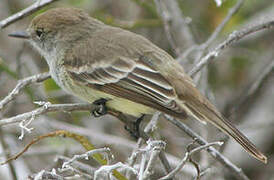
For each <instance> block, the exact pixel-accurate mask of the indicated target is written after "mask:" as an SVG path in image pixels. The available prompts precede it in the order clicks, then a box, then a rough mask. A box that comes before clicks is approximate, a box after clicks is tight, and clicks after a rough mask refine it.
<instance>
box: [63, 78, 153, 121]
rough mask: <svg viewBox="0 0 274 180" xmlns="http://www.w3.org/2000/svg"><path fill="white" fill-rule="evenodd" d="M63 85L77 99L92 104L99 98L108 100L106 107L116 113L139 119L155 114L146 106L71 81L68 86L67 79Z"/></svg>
mask: <svg viewBox="0 0 274 180" xmlns="http://www.w3.org/2000/svg"><path fill="white" fill-rule="evenodd" d="M65 84H66V85H65V86H66V87H65V89H66V90H67V91H68V92H69V93H71V94H73V95H75V96H77V97H79V98H80V99H82V100H84V101H88V102H90V103H92V102H94V101H95V100H98V99H100V98H105V99H108V101H107V103H106V106H107V107H108V108H111V109H114V110H116V111H120V112H122V113H125V114H129V115H132V116H135V117H140V116H141V115H142V114H153V113H154V112H155V110H154V109H152V108H150V107H148V106H145V105H142V104H138V103H134V102H132V101H130V100H127V99H124V98H119V97H115V96H113V95H110V94H106V93H103V92H100V91H97V90H94V89H91V88H90V87H87V86H84V85H79V84H77V85H76V84H74V82H73V81H72V83H69V84H74V85H73V86H71V85H70V86H69V85H68V79H66V83H65ZM63 85H64V84H63Z"/></svg>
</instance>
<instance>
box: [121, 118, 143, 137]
mask: <svg viewBox="0 0 274 180" xmlns="http://www.w3.org/2000/svg"><path fill="white" fill-rule="evenodd" d="M144 116H145V115H142V116H141V117H139V118H138V119H136V121H135V122H133V123H132V128H129V127H128V126H127V125H125V130H127V131H128V132H129V133H130V135H131V136H132V137H133V138H135V139H138V138H139V137H140V131H139V130H140V124H141V122H142V120H143V119H144Z"/></svg>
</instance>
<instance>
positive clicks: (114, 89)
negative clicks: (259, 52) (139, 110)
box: [65, 56, 186, 118]
mask: <svg viewBox="0 0 274 180" xmlns="http://www.w3.org/2000/svg"><path fill="white" fill-rule="evenodd" d="M144 58H146V57H145V56H141V57H139V58H138V59H135V60H131V59H129V58H127V57H119V58H117V59H116V60H115V61H113V62H112V63H110V64H107V63H98V62H94V63H92V64H89V65H88V66H86V67H85V68H82V69H80V71H79V68H78V69H75V66H73V65H74V64H77V63H79V62H73V61H79V59H71V60H70V61H67V63H66V64H65V67H66V70H67V72H68V73H69V74H70V76H71V78H72V79H74V80H75V81H76V82H80V83H82V84H84V85H86V86H89V87H91V88H93V89H96V90H99V91H102V92H105V93H108V94H111V95H114V96H117V97H121V98H125V99H128V100H131V101H133V102H137V103H140V104H143V105H146V106H149V107H151V108H154V109H157V110H159V111H162V112H165V113H167V114H169V115H172V116H175V117H180V118H183V117H186V114H185V111H184V109H182V108H181V107H180V106H178V104H177V103H176V102H175V99H176V94H175V91H174V89H173V87H172V86H171V85H170V83H169V82H168V81H167V80H166V79H165V78H164V77H163V76H162V75H161V74H160V73H159V72H158V71H157V70H155V69H153V68H152V67H150V66H149V65H148V64H147V63H146V61H145V59H144ZM68 62H69V63H68Z"/></svg>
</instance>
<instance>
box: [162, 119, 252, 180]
mask: <svg viewBox="0 0 274 180" xmlns="http://www.w3.org/2000/svg"><path fill="white" fill-rule="evenodd" d="M165 117H166V119H167V120H168V121H170V122H171V123H172V124H174V125H176V126H177V127H178V128H179V129H181V130H182V131H184V132H185V133H186V134H187V135H188V136H190V137H191V138H192V139H195V140H196V141H197V142H198V143H199V144H200V145H205V144H208V142H207V141H206V140H204V139H203V138H202V137H201V136H199V135H198V134H197V133H195V132H194V131H193V130H191V129H190V128H189V127H187V126H186V125H185V124H184V123H182V122H180V121H178V120H176V119H174V118H172V117H170V116H165ZM207 151H208V152H209V153H210V155H212V156H213V157H214V158H215V159H216V160H217V161H219V162H220V163H221V164H222V165H223V166H224V167H226V168H228V169H229V170H230V171H231V172H232V173H233V174H234V176H235V177H236V178H237V179H240V180H249V178H248V177H247V176H246V175H245V174H244V172H243V171H242V169H241V168H238V167H237V166H236V165H234V164H233V163H232V162H230V160H229V159H227V158H226V157H224V156H223V155H222V154H221V153H220V152H219V151H217V150H216V149H215V148H213V147H209V148H208V149H207Z"/></svg>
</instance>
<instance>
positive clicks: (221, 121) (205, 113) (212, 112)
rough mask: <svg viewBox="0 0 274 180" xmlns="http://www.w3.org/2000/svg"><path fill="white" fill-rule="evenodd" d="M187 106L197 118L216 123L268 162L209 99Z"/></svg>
mask: <svg viewBox="0 0 274 180" xmlns="http://www.w3.org/2000/svg"><path fill="white" fill-rule="evenodd" d="M187 106H188V109H189V110H191V111H192V113H193V114H195V115H196V118H197V117H198V118H199V119H200V118H201V119H200V120H206V121H207V122H210V123H211V124H213V125H215V126H216V127H217V128H218V129H220V130H221V131H223V132H225V133H226V134H228V135H229V136H231V137H232V138H233V139H235V140H236V141H237V142H238V143H239V144H240V145H241V146H242V147H243V148H244V149H245V150H246V151H247V152H248V153H249V154H250V155H252V156H253V157H255V158H256V159H258V160H260V161H262V162H263V163H267V157H266V156H265V155H264V154H263V153H261V152H260V151H259V150H258V149H257V148H256V147H255V145H254V144H253V143H252V142H250V141H249V140H248V139H247V137H246V136H245V135H243V134H242V133H241V132H240V131H239V130H238V129H237V128H236V127H235V126H234V125H232V124H231V123H230V122H229V121H228V120H226V119H225V118H223V117H222V116H221V114H220V113H219V112H218V111H217V110H216V108H215V107H214V106H213V105H212V104H211V103H210V102H209V101H207V100H205V101H204V103H197V102H196V103H195V104H192V105H191V104H188V105H187ZM194 107H195V108H194Z"/></svg>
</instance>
